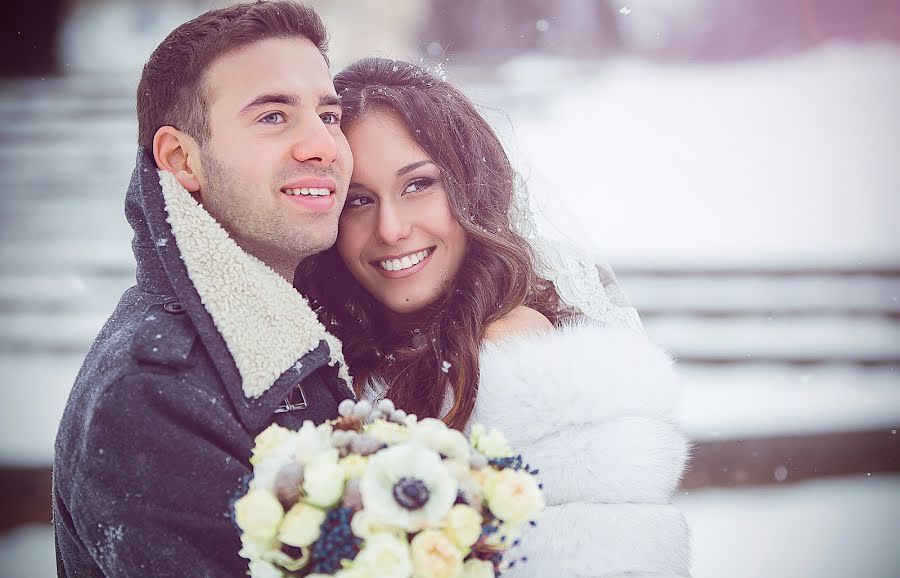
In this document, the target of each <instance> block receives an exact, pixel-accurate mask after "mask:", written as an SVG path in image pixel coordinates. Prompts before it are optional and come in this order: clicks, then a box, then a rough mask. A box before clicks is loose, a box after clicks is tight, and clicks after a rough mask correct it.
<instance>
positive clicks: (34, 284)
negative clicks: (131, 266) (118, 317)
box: [0, 271, 135, 319]
mask: <svg viewBox="0 0 900 578" xmlns="http://www.w3.org/2000/svg"><path fill="white" fill-rule="evenodd" d="M134 283H135V279H134V274H133V273H131V274H127V273H126V274H123V275H79V274H75V273H73V272H63V271H56V272H49V271H48V272H44V273H38V274H7V273H0V319H4V318H5V316H7V315H11V314H22V313H34V312H39V313H40V312H42V313H52V314H54V315H59V314H61V313H91V314H94V313H101V314H104V313H107V314H108V313H109V312H110V311H112V308H113V307H115V304H116V303H117V302H118V301H119V297H120V296H121V295H122V292H123V291H124V290H125V289H127V288H128V287H130V286H132V285H134Z"/></svg>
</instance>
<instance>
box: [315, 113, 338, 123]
mask: <svg viewBox="0 0 900 578" xmlns="http://www.w3.org/2000/svg"><path fill="white" fill-rule="evenodd" d="M319 118H321V119H322V122H324V123H325V124H341V117H340V116H339V115H338V114H337V113H334V112H324V113H322V114H320V115H319Z"/></svg>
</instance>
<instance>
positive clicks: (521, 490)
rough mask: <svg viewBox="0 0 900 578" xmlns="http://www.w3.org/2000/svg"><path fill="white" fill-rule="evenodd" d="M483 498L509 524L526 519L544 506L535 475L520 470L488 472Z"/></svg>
mask: <svg viewBox="0 0 900 578" xmlns="http://www.w3.org/2000/svg"><path fill="white" fill-rule="evenodd" d="M484 498H485V500H486V501H487V505H488V508H490V510H491V512H492V513H493V514H494V515H495V516H497V517H498V518H499V519H501V520H503V521H504V522H507V523H510V524H522V523H524V522H527V521H528V520H531V519H532V518H534V517H535V516H537V515H538V514H539V513H540V512H541V510H543V509H544V496H543V495H542V494H541V490H540V488H538V485H537V482H536V481H535V479H534V476H533V475H531V474H529V473H527V472H525V471H522V470H513V469H505V470H502V471H500V472H497V473H496V474H494V475H491V476H489V477H488V478H487V483H486V487H485V491H484Z"/></svg>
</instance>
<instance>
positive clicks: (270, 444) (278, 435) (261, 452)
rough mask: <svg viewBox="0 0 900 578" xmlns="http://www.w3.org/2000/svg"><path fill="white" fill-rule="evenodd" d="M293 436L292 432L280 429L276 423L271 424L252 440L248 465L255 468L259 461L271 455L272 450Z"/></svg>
mask: <svg viewBox="0 0 900 578" xmlns="http://www.w3.org/2000/svg"><path fill="white" fill-rule="evenodd" d="M293 435H294V432H293V431H291V430H289V429H287V428H284V427H281V426H280V425H278V424H277V423H273V424H272V425H270V426H269V427H267V428H266V429H264V430H263V431H262V432H260V434H259V435H258V436H256V438H255V439H254V440H253V444H254V446H253V450H252V452H253V456H252V457H251V458H250V463H251V464H253V465H254V466H255V465H256V464H258V463H259V462H260V460H262V459H263V458H265V457H266V456H267V455H269V454H271V453H272V451H273V450H275V449H277V448H278V447H280V446H281V445H283V444H284V443H285V442H286V441H287V440H289V439H290V438H291V436H293Z"/></svg>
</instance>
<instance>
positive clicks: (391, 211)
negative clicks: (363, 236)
mask: <svg viewBox="0 0 900 578" xmlns="http://www.w3.org/2000/svg"><path fill="white" fill-rule="evenodd" d="M411 231H412V225H411V223H410V221H409V219H408V218H407V216H406V215H405V214H404V211H403V210H401V209H400V208H399V207H397V206H396V205H394V204H393V203H383V204H382V205H381V207H380V210H379V211H378V226H377V235H378V240H379V241H381V242H382V243H384V244H385V245H395V244H397V243H398V242H399V241H402V240H403V239H405V238H406V237H409V235H410V233H411Z"/></svg>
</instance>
